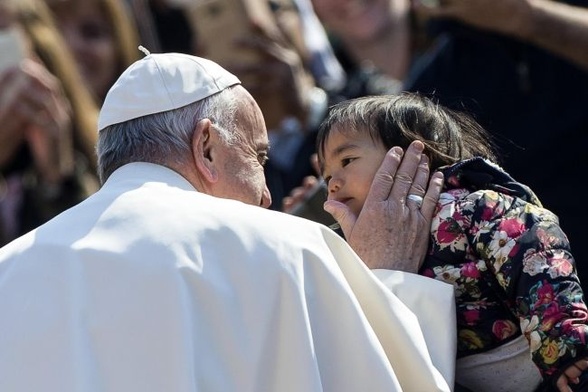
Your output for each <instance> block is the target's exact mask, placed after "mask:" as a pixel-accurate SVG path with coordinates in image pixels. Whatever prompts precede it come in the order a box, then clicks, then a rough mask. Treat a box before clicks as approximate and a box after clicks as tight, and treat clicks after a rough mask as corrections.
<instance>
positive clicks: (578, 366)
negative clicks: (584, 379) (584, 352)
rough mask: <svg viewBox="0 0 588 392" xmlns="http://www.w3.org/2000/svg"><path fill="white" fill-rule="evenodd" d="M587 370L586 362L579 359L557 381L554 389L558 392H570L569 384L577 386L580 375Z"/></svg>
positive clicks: (587, 362) (587, 361) (587, 364)
mask: <svg viewBox="0 0 588 392" xmlns="http://www.w3.org/2000/svg"><path fill="white" fill-rule="evenodd" d="M586 369H588V360H587V359H580V360H579V361H576V362H575V363H574V364H573V365H572V366H569V367H568V368H567V369H566V370H564V372H563V373H562V375H561V376H559V378H558V379H557V382H556V384H555V385H556V387H557V390H558V391H559V392H572V389H571V388H570V387H569V384H570V383H572V384H578V383H579V382H580V378H579V377H580V375H581V374H582V373H583V372H585V371H586Z"/></svg>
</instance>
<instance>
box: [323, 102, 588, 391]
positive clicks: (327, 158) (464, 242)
mask: <svg viewBox="0 0 588 392" xmlns="http://www.w3.org/2000/svg"><path fill="white" fill-rule="evenodd" d="M414 140H420V141H422V142H423V143H424V144H425V151H424V152H425V154H426V155H427V156H428V158H429V161H430V166H431V171H433V170H441V171H442V172H443V173H444V175H445V185H444V192H443V193H442V194H441V197H440V199H439V203H438V207H437V211H436V213H435V216H434V218H433V224H432V226H431V237H430V244H429V252H428V256H427V257H426V258H425V260H424V264H423V265H422V267H421V269H420V270H419V274H421V275H425V276H429V277H431V278H434V279H438V280H442V281H445V282H447V283H450V284H452V285H453V286H454V287H455V294H456V305H457V306H456V308H457V328H458V330H457V333H458V361H457V367H456V381H457V383H459V384H460V385H462V386H465V387H467V388H470V389H472V390H473V391H476V392H478V391H493V392H495V391H534V390H536V388H538V387H539V386H540V385H541V383H542V382H543V384H542V386H541V387H545V388H550V387H554V388H557V389H555V390H559V391H569V390H570V389H568V388H569V387H568V384H569V386H572V387H573V386H574V384H578V383H579V381H580V379H579V377H580V375H581V374H582V372H583V371H584V370H585V369H586V368H587V367H588V362H587V361H586V357H587V356H588V347H587V345H586V341H587V337H588V326H587V320H588V311H587V309H586V305H585V303H584V298H583V292H582V289H581V287H580V283H579V281H578V278H577V275H576V271H575V264H574V259H573V256H572V254H571V253H570V245H569V243H568V240H567V238H566V236H565V234H564V233H563V232H562V230H561V228H560V227H559V224H558V219H557V217H556V216H555V215H554V214H553V213H552V212H550V211H548V210H546V209H544V208H542V206H541V204H540V203H539V201H538V199H537V197H536V196H535V195H534V194H533V192H532V191H531V190H530V189H528V187H526V186H525V185H523V184H520V183H518V182H516V181H515V180H513V179H512V178H511V177H510V176H509V175H508V174H507V173H506V172H504V171H503V170H502V169H501V168H500V167H499V166H498V165H496V164H495V163H494V162H496V161H497V158H496V155H495V153H494V152H493V147H492V144H491V143H490V138H489V137H488V135H487V133H486V132H485V131H484V129H482V128H481V126H480V125H478V124H477V123H476V122H475V121H474V120H473V119H471V118H470V117H469V116H466V115H465V114H463V113H457V112H454V111H450V110H448V109H445V108H443V107H441V106H439V105H436V104H435V103H434V102H432V101H431V100H429V99H427V98H425V97H422V96H419V95H416V94H409V93H404V94H401V95H395V96H374V97H363V98H359V99H355V100H350V101H346V102H342V103H340V104H338V105H336V106H334V107H333V108H331V110H330V112H329V115H328V116H327V118H326V119H325V121H324V122H323V124H322V126H321V128H320V130H319V134H318V139H317V151H318V157H319V162H320V166H321V170H322V175H323V177H324V180H325V181H326V182H327V186H328V200H334V201H336V202H339V203H343V204H344V205H345V206H346V208H348V209H349V210H350V211H351V212H352V213H354V214H355V215H356V216H357V215H358V214H359V212H360V211H361V208H362V207H363V203H364V201H365V198H366V196H367V193H368V190H369V188H370V184H371V182H372V180H373V178H374V174H375V172H376V169H377V168H378V166H379V165H380V163H381V161H382V159H383V157H384V155H385V154H386V151H388V149H390V148H391V147H392V146H400V147H402V148H404V149H406V148H407V147H408V145H409V144H410V143H411V142H412V141H414ZM562 197H563V195H562ZM418 199H419V198H418V197H411V198H408V200H407V203H418V202H419V200H418ZM331 203H332V202H331ZM529 351H530V355H529ZM533 363H534V365H533Z"/></svg>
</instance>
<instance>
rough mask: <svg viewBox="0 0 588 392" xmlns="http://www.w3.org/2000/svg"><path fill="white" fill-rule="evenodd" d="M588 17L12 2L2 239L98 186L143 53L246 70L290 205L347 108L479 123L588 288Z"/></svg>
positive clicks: (496, 10)
mask: <svg viewBox="0 0 588 392" xmlns="http://www.w3.org/2000/svg"><path fill="white" fill-rule="evenodd" d="M587 13H588V2H587V1H580V0H573V1H563V2H555V1H550V0H534V1H527V0H441V2H440V4H437V2H435V1H424V0H420V1H419V0H197V1H196V0H193V1H189V0H126V1H121V0H0V53H1V54H0V56H1V58H0V124H1V126H0V244H5V243H7V242H8V241H10V240H11V239H13V238H15V237H16V236H18V235H20V234H23V233H24V232H27V231H29V230H30V229H32V228H34V227H36V226H38V225H39V224H41V223H43V222H45V221H46V220H48V219H49V218H51V217H53V216H54V215H56V214H58V213H59V212H61V211H63V210H64V209H65V208H68V207H70V206H72V205H74V204H76V203H78V202H79V201H81V200H83V199H84V198H86V197H87V196H88V195H90V194H91V193H92V192H94V191H95V190H96V189H98V186H99V184H98V180H97V178H96V175H95V154H94V143H95V140H96V119H97V113H98V111H99V108H100V105H101V102H102V100H103V98H104V96H105V94H106V92H107V91H108V89H109V87H110V86H111V84H112V83H113V82H114V80H116V78H117V77H118V75H119V74H120V73H121V72H122V70H123V69H125V68H126V67H127V66H128V65H129V64H131V63H132V62H133V61H135V60H137V59H139V58H140V57H142V56H143V54H142V53H141V52H140V51H139V50H138V49H137V47H138V46H139V45H142V46H144V47H145V48H147V50H149V51H151V52H166V51H176V52H183V53H190V54H196V55H200V56H203V57H209V58H211V59H213V60H215V61H217V62H219V63H220V64H221V65H223V66H224V67H225V68H227V69H228V70H230V71H232V72H233V73H235V74H236V75H238V76H239V78H240V79H241V80H242V82H243V84H244V86H245V87H246V88H247V89H248V90H249V91H250V92H251V93H252V94H253V95H254V97H255V99H256V100H257V101H258V102H259V103H260V106H261V108H262V110H263V113H264V116H265V120H266V123H267V127H268V131H269V134H270V141H271V150H270V160H269V162H268V163H267V165H266V167H265V170H266V177H267V182H268V186H269V188H270V191H271V192H272V196H273V205H272V207H271V208H273V209H275V210H283V211H284V210H290V209H292V207H293V201H296V200H300V192H303V191H307V190H308V189H310V188H311V186H314V185H315V184H316V183H317V182H319V180H318V179H317V177H318V174H317V170H316V165H315V163H314V162H315V155H314V153H315V138H316V131H317V127H318V125H319V123H320V122H321V120H322V119H323V118H324V116H325V114H326V113H327V110H328V108H329V107H330V106H331V105H332V104H334V103H337V102H340V101H342V100H345V99H348V98H355V97H361V96H367V95H380V94H396V93H399V92H401V91H416V92H420V93H422V94H425V95H427V96H429V97H431V98H433V99H435V100H436V101H437V102H439V103H441V104H443V105H445V106H448V107H450V108H455V109H459V110H463V111H466V112H468V113H470V114H472V115H473V116H474V117H475V118H476V119H477V120H478V121H479V122H480V123H481V124H482V125H483V126H484V127H485V128H487V129H488V130H489V131H490V132H491V133H492V135H493V137H494V140H493V142H494V143H495V144H496V145H497V146H498V147H499V151H500V153H501V158H502V160H501V162H500V163H501V165H503V167H504V168H505V169H506V170H507V171H508V172H509V173H510V174H512V175H513V177H515V178H517V179H518V180H519V181H521V182H523V183H526V184H527V185H529V186H531V187H532V188H533V189H534V190H535V191H536V193H537V195H538V197H539V199H540V200H541V202H542V204H543V205H544V206H545V207H547V208H549V209H550V210H552V211H554V212H555V213H556V214H557V215H558V216H559V218H560V223H561V226H562V227H563V229H564V230H565V232H566V233H567V234H568V236H569V238H570V240H571V245H572V250H573V252H574V255H575V258H576V262H577V266H578V270H579V274H580V277H581V279H583V281H584V282H588V265H585V264H586V261H585V259H586V258H587V257H588V252H586V250H585V249H584V248H583V246H582V245H581V241H582V238H583V237H584V236H585V234H586V230H585V229H584V221H585V220H586V218H587V217H588V214H587V209H588V207H587V203H584V202H583V201H582V200H578V199H579V198H578V194H579V192H578V189H579V188H580V187H581V186H582V184H581V181H582V178H584V177H583V176H584V175H583V174H582V173H583V171H584V170H585V169H586V160H587V158H586V154H585V153H584V148H583V147H584V146H585V145H586V142H587V138H588V136H587V135H588V132H587V131H588V112H587V111H586V110H585V107H586V106H587V104H588V50H587V48H588V16H587V15H586V14H587ZM301 189H302V190H301ZM296 192H298V199H297V198H296V197H294V198H293V197H292V196H293V195H294V196H296V195H297V193H296ZM319 196H321V195H320V194H319Z"/></svg>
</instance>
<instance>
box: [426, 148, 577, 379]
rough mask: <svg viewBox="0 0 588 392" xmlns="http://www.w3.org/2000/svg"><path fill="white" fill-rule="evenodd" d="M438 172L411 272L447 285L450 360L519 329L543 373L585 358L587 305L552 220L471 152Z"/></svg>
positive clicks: (533, 198) (486, 346)
mask: <svg viewBox="0 0 588 392" xmlns="http://www.w3.org/2000/svg"><path fill="white" fill-rule="evenodd" d="M444 172H445V178H446V180H445V182H446V184H445V190H444V193H442V194H441V197H440V199H439V203H438V207H437V212H436V214H435V217H434V218H433V223H432V228H431V239H432V241H431V244H430V253H429V256H428V257H427V258H426V259H425V263H424V265H423V267H422V269H421V271H420V273H421V274H422V275H425V276H429V277H432V278H435V279H438V280H442V281H444V282H447V283H451V284H452V285H453V286H454V287H455V290H456V305H457V306H456V309H457V324H458V357H463V356H466V355H471V354H475V353H479V352H483V351H486V350H489V349H492V348H495V347H497V346H500V345H502V344H504V343H506V342H508V341H511V340H513V339H514V338H516V337H518V336H520V335H521V334H523V335H524V336H525V337H526V338H527V340H528V341H529V345H530V352H531V356H532V358H533V361H534V363H535V364H536V365H537V367H538V368H539V370H540V371H541V373H542V374H543V376H544V377H548V376H551V375H553V374H555V373H556V372H557V371H558V369H559V370H561V369H562V368H564V367H566V366H567V365H569V364H571V363H573V362H574V361H575V358H578V357H580V356H582V355H587V354H588V352H587V351H588V350H587V346H586V340H587V336H588V326H587V320H588V311H587V309H586V305H585V303H584V298H583V292H582V289H581V287H580V284H579V281H578V278H577V275H576V270H575V266H574V259H573V256H572V255H571V253H570V244H569V243H568V240H567V238H566V236H565V234H564V233H563V232H562V230H561V228H560V227H559V223H558V219H557V217H556V216H555V215H554V214H553V213H551V212H550V211H548V210H546V209H544V208H542V207H541V204H540V203H539V201H538V200H537V198H536V196H535V195H534V194H533V193H532V192H531V191H530V190H529V189H528V188H527V187H526V186H524V185H522V184H519V183H517V182H516V181H514V180H513V179H512V178H511V177H510V176H508V174H506V173H505V172H504V171H503V170H502V169H500V168H499V167H498V166H496V165H495V164H493V163H491V162H488V161H485V160H483V159H481V158H474V159H471V160H468V161H463V162H460V163H457V164H455V165H453V166H450V167H448V168H445V169H444Z"/></svg>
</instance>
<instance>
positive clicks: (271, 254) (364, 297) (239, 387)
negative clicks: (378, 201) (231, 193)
mask: <svg viewBox="0 0 588 392" xmlns="http://www.w3.org/2000/svg"><path fill="white" fill-rule="evenodd" d="M395 274H399V276H401V275H402V273H400V272H397V273H395ZM411 279H416V280H412V282H413V283H414V282H418V286H419V287H422V290H423V292H427V293H428V295H429V296H430V297H433V298H442V297H445V298H447V300H448V301H449V302H450V303H452V302H453V296H452V295H453V292H452V291H451V287H450V286H449V285H444V284H441V285H439V282H435V281H433V280H432V279H427V278H424V277H418V276H411ZM429 283H431V284H430V285H429ZM395 290H402V288H401V287H400V288H398V287H397V288H395ZM449 302H448V303H449ZM418 306H420V305H418ZM448 306H449V305H448ZM422 309H428V311H430V308H427V306H423V307H422ZM444 312H445V310H443V313H444ZM420 319H421V318H420V317H419V316H415V313H413V312H412V311H411V310H409V308H408V307H407V306H406V305H405V304H404V303H403V302H401V300H400V299H399V297H397V296H396V295H395V294H393V293H392V291H391V290H389V289H387V288H385V287H384V285H383V284H382V283H381V282H380V281H379V280H378V279H376V278H375V276H374V274H372V273H371V272H370V271H369V270H368V269H367V268H366V267H365V266H364V265H363V263H362V262H361V261H360V260H359V259H358V258H357V256H356V255H355V254H354V253H353V252H352V251H351V250H350V248H349V247H348V245H347V244H346V243H345V242H344V241H343V240H341V238H340V237H338V236H337V235H336V234H335V233H333V232H332V231H330V230H329V229H328V228H326V227H325V226H322V225H319V224H316V223H314V222H311V221H308V220H304V219H302V218H297V217H294V216H289V215H286V214H282V213H279V212H275V211H269V210H265V209H262V208H261V207H253V206H247V205H244V204H242V203H240V202H236V201H232V200H224V199H218V198H214V197H211V196H208V195H205V194H202V193H198V192H196V191H195V190H194V189H193V188H192V186H191V185H190V184H189V183H188V182H187V181H185V180H184V179H183V178H182V177H180V176H179V175H178V174H176V173H174V172H173V171H170V170H168V169H166V168H164V167H161V166H157V165H152V164H142V163H134V164H129V165H126V166H124V167H123V168H121V169H119V170H117V171H116V172H115V173H114V174H113V175H112V176H111V177H110V179H109V180H108V181H107V183H106V184H105V185H104V186H103V188H102V189H101V190H100V191H98V192H97V193H96V194H95V195H93V196H91V197H90V198H88V199H87V200H86V201H84V202H82V203H81V204H79V205H78V206H76V207H74V208H72V209H70V210H68V211H66V212H64V213H62V214H61V215H59V216H58V217H57V218H55V219H53V220H52V221H50V222H48V223H47V224H45V225H43V226H41V227H40V228H38V229H37V230H34V231H33V232H31V233H29V234H27V235H26V236H24V237H21V238H20V239H18V240H16V241H14V242H12V243H11V244H9V245H7V246H5V247H4V248H2V249H1V250H0V326H1V327H0V391H18V392H28V391H30V392H33V391H34V392H37V391H44V392H53V391H54V392H73V391H84V392H94V391H101V392H102V391H113V392H115V391H116V392H119V391H125V392H129V391H137V392H139V391H140V392H151V391H153V392H162V391H166V392H167V391H173V392H188V391H190V392H194V391H204V392H213V391H252V392H253V391H256V392H258V391H280V392H287V391H293V392H294V391H296V392H300V391H305V392H309V391H310V392H312V391H333V392H345V391H401V390H403V391H449V390H450V389H451V388H450V387H449V386H448V384H449V383H451V382H452V381H450V382H449V383H448V381H446V378H447V375H446V374H443V373H445V372H446V370H447V369H448V365H447V363H453V362H454V356H453V355H454V352H447V353H445V354H446V355H445V357H443V356H439V355H431V354H430V352H431V351H432V350H436V349H437V348H438V347H439V346H437V345H436V343H435V342H434V341H431V342H427V343H428V347H427V345H426V343H425V337H424V335H423V333H422V330H421V327H420V325H419V320H420ZM439 328H444V326H443V325H442V324H439ZM450 351H451V350H450ZM431 358H435V362H434V361H432V359H431ZM439 358H440V359H439ZM438 361H440V362H442V363H439V362H438ZM452 371H453V369H451V371H450V373H451V375H450V376H449V377H452V376H453V374H452ZM442 372H443V373H442ZM451 380H452V378H451Z"/></svg>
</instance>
